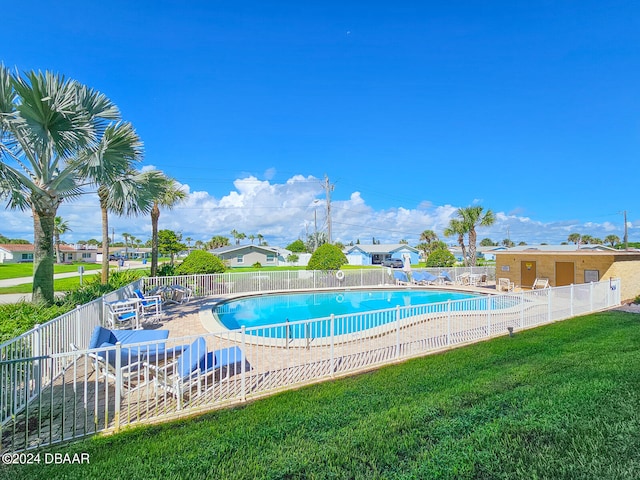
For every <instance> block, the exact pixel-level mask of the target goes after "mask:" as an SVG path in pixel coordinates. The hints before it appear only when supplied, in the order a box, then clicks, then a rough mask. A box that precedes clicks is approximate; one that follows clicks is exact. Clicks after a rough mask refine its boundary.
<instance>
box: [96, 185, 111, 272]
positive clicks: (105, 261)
mask: <svg viewBox="0 0 640 480" xmlns="http://www.w3.org/2000/svg"><path fill="white" fill-rule="evenodd" d="M108 195H109V192H108V191H107V189H106V188H105V187H103V186H101V187H100V188H98V198H99V199H100V212H101V213H102V272H101V274H102V275H101V278H100V282H101V283H102V284H103V285H106V284H107V283H108V282H109V213H108V211H107V197H108Z"/></svg>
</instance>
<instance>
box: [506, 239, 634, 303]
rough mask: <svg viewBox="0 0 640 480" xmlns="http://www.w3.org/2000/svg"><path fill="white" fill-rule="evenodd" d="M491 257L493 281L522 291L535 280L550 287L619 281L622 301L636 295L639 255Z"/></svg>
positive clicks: (525, 254) (533, 252) (574, 253)
mask: <svg viewBox="0 0 640 480" xmlns="http://www.w3.org/2000/svg"><path fill="white" fill-rule="evenodd" d="M495 254H496V278H508V279H509V280H511V281H512V282H513V283H515V284H516V285H517V286H521V287H522V288H531V286H532V285H533V282H534V281H535V279H536V278H548V279H549V284H550V285H551V286H552V287H561V286H563V285H571V284H577V283H590V282H598V281H601V280H606V279H609V278H620V280H621V283H622V292H621V298H622V300H629V299H633V298H635V297H636V296H638V295H640V252H625V251H613V250H607V251H598V250H575V251H571V252H566V251H565V252H553V251H539V250H534V249H532V250H523V251H509V250H506V251H502V252H495Z"/></svg>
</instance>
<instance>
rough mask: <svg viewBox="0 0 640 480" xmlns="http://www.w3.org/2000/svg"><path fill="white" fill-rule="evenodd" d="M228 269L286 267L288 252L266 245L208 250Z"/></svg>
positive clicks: (235, 246) (234, 246)
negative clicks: (256, 266)
mask: <svg viewBox="0 0 640 480" xmlns="http://www.w3.org/2000/svg"><path fill="white" fill-rule="evenodd" d="M209 252H210V253H213V254H214V255H216V256H217V257H218V258H220V260H222V261H223V262H225V263H226V264H227V265H228V266H229V267H250V266H252V265H254V264H255V263H260V264H261V265H262V266H263V267H266V266H278V265H283V264H284V265H288V263H287V257H288V256H289V255H290V254H291V252H290V251H289V250H286V249H284V248H279V247H269V246H266V245H233V246H227V247H220V248H215V249H213V250H209Z"/></svg>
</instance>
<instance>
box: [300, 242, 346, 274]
mask: <svg viewBox="0 0 640 480" xmlns="http://www.w3.org/2000/svg"><path fill="white" fill-rule="evenodd" d="M345 263H348V261H347V257H346V256H345V255H344V253H342V250H340V249H339V248H338V247H336V246H335V245H331V244H330V243H325V244H324V245H321V246H319V247H318V248H317V250H316V251H315V252H313V254H312V255H311V258H310V259H309V264H308V265H307V270H323V271H329V270H339V269H340V267H341V266H342V265H344V264H345Z"/></svg>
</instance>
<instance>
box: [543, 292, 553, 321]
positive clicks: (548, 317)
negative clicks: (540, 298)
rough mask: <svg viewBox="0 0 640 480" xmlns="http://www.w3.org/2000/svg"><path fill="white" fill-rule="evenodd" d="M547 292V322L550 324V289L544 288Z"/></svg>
mask: <svg viewBox="0 0 640 480" xmlns="http://www.w3.org/2000/svg"><path fill="white" fill-rule="evenodd" d="M545 290H546V291H547V322H551V320H552V318H551V289H550V288H545Z"/></svg>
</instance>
